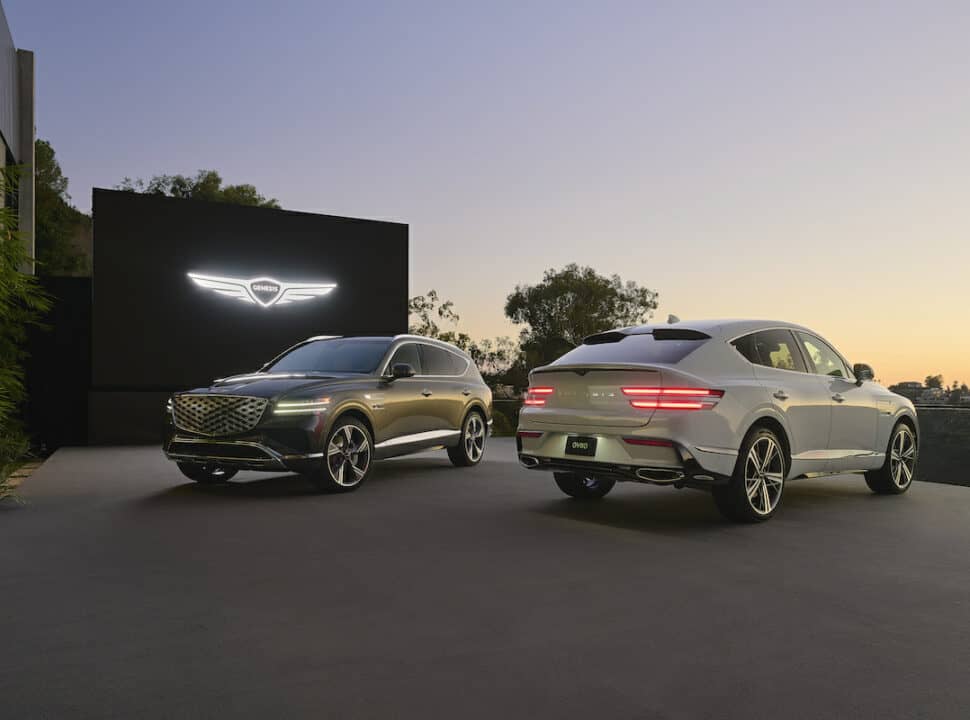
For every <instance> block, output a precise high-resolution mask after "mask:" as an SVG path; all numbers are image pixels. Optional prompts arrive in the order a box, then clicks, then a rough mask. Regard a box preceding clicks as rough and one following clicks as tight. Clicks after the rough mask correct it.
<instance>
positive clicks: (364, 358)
mask: <svg viewBox="0 0 970 720" xmlns="http://www.w3.org/2000/svg"><path fill="white" fill-rule="evenodd" d="M390 346H391V340H390V338H335V339H333V340H314V341H313V342H308V343H305V344H303V345H300V346H299V347H296V348H294V349H293V350H291V351H290V352H288V353H286V355H284V356H283V357H281V358H280V359H279V360H277V361H276V362H275V363H273V364H272V365H270V366H269V367H268V368H266V371H267V372H274V373H283V372H286V373H299V372H314V373H360V374H362V375H371V374H373V373H375V372H377V366H378V365H379V364H380V362H381V359H382V358H383V357H384V354H385V353H386V352H387V349H388V348H389V347H390Z"/></svg>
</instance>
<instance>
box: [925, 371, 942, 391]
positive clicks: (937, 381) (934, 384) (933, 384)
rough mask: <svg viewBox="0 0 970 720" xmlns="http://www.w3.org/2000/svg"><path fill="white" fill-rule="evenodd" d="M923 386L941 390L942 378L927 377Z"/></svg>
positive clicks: (935, 376) (938, 376) (940, 376)
mask: <svg viewBox="0 0 970 720" xmlns="http://www.w3.org/2000/svg"><path fill="white" fill-rule="evenodd" d="M923 385H924V386H926V387H928V388H937V389H938V390H942V389H943V376H942V375H927V376H926V379H925V380H924V381H923Z"/></svg>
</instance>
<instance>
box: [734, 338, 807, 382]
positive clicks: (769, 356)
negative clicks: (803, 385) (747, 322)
mask: <svg viewBox="0 0 970 720" xmlns="http://www.w3.org/2000/svg"><path fill="white" fill-rule="evenodd" d="M734 347H735V348H737V351H738V352H739V353H741V354H742V355H743V356H744V357H745V358H746V359H747V360H748V361H749V362H752V363H754V364H755V365H763V366H764V367H770V368H775V369H776V370H793V371H795V372H807V370H806V369H805V362H804V361H803V360H802V356H801V353H800V352H799V351H798V348H797V347H796V345H795V337H794V336H793V335H792V334H791V333H790V332H789V331H788V330H762V331H760V332H756V333H752V334H751V335H745V336H744V337H742V338H738V339H737V340H735V341H734Z"/></svg>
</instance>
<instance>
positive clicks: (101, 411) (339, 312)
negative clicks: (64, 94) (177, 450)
mask: <svg viewBox="0 0 970 720" xmlns="http://www.w3.org/2000/svg"><path fill="white" fill-rule="evenodd" d="M93 208H94V263H93V265H94V273H93V306H92V344H91V346H92V353H91V395H90V399H89V419H90V422H89V431H90V432H89V434H90V439H91V441H92V442H131V441H136V442H137V441H152V440H154V439H155V438H156V437H157V435H158V420H159V418H160V414H159V413H160V409H161V407H162V405H163V404H164V400H165V397H166V396H167V395H168V394H169V393H170V392H172V391H174V390H178V389H185V388H191V387H197V386H200V385H206V384H208V383H209V381H210V380H212V379H213V378H216V377H222V376H225V375H229V374H232V373H237V372H249V371H253V370H255V369H257V368H259V367H260V366H261V365H262V364H263V363H264V362H266V361H267V360H269V359H271V358H272V357H273V356H275V355H276V354H277V353H279V352H280V351H281V350H283V349H285V348H286V347H288V346H290V345H292V344H293V343H295V342H298V341H299V340H302V339H304V338H307V337H310V336H313V335H371V334H373V335H385V334H396V333H400V332H406V329H407V297H408V226H407V225H404V224H399V223H389V222H378V221H373V220H358V219H352V218H342V217H333V216H328V215H315V214H311V213H299V212H290V211H283V210H273V209H267V208H254V207H241V206H237V205H228V204H223V203H209V202H201V201H195V200H176V199H172V198H165V197H159V196H152V195H142V194H138V193H129V192H118V191H113V190H95V191H94V203H93ZM190 273H192V274H194V275H196V276H199V278H198V279H197V280H193V279H192V278H191V277H190ZM260 278H262V280H259V281H258V282H255V283H253V282H251V281H253V280H258V279H260ZM236 280H238V281H242V284H233V281H236ZM288 283H289V284H292V283H301V284H302V285H301V286H300V287H296V288H294V289H292V290H289V291H287V290H286V286H287V285H286V284H288ZM331 284H332V285H335V287H334V288H333V289H332V290H330V291H329V292H327V294H317V293H323V292H325V290H326V289H325V287H323V286H326V285H331ZM310 286H313V287H310Z"/></svg>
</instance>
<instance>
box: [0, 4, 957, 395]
mask: <svg viewBox="0 0 970 720" xmlns="http://www.w3.org/2000/svg"><path fill="white" fill-rule="evenodd" d="M3 6H4V8H5V10H6V14H7V18H8V21H9V23H10V26H11V29H12V31H13V35H14V40H15V42H16V43H17V44H18V46H20V47H24V48H28V49H31V50H34V51H35V52H36V54H37V57H36V66H37V108H38V119H37V130H38V135H39V137H42V138H46V139H49V140H50V141H51V142H52V143H53V145H54V147H55V148H56V150H57V153H58V156H59V158H60V161H61V164H62V166H63V168H64V171H65V173H66V174H67V175H68V176H69V177H70V181H71V185H70V192H71V194H72V195H73V197H74V201H75V203H76V204H77V205H78V206H79V207H80V208H81V209H84V210H87V209H89V207H90V202H91V200H90V198H91V194H90V192H91V188H92V186H98V187H112V186H114V185H115V184H117V183H118V182H119V181H120V180H121V179H122V178H123V177H124V176H126V175H127V176H132V177H139V176H141V177H148V176H151V175H153V174H156V173H176V172H183V173H194V172H195V171H196V170H197V169H199V168H214V169H217V170H219V171H220V172H221V173H222V174H223V176H224V177H225V179H226V180H227V181H229V182H251V183H254V184H255V185H256V186H257V187H258V188H259V190H260V191H261V192H263V193H264V194H267V195H271V196H273V197H276V198H278V199H279V200H280V202H281V203H282V205H283V206H284V207H285V208H289V209H295V210H306V211H313V212H324V213H332V214H338V215H350V216H358V217H368V218H377V219H388V220H396V221H401V222H407V223H409V224H410V226H411V291H412V293H413V294H417V293H422V292H424V291H426V290H428V289H429V288H435V289H437V290H438V291H439V293H440V294H441V295H443V296H444V297H446V298H451V299H453V300H454V301H455V304H456V309H457V310H458V312H459V314H460V315H461V316H462V327H463V329H465V330H466V331H468V332H470V333H471V334H472V335H475V336H482V337H485V336H495V335H514V334H515V333H516V329H515V328H514V327H513V326H512V325H510V324H509V323H508V322H507V321H506V320H505V319H504V316H503V314H502V307H503V304H504V299H505V296H506V295H507V294H508V293H509V292H510V291H511V290H512V289H513V287H514V286H515V285H516V283H533V282H536V281H537V280H539V279H540V277H541V275H542V272H543V270H545V269H546V268H549V267H561V266H562V265H564V264H566V263H568V262H578V263H581V264H588V265H592V266H593V267H595V268H596V269H597V270H598V271H600V272H602V273H619V274H620V275H621V276H622V277H623V278H624V279H631V280H636V281H637V282H639V283H642V284H645V285H647V286H649V287H651V288H653V289H655V290H657V291H659V293H660V308H659V310H658V312H657V314H656V317H657V318H665V317H666V314H667V313H676V314H677V315H679V316H680V317H682V318H684V319H689V318H708V317H731V316H743V317H766V318H778V319H785V320H791V321H795V322H800V323H803V324H805V325H809V326H811V327H813V328H814V329H816V330H817V331H818V332H820V333H822V334H823V335H825V336H826V337H828V338H829V339H830V340H832V341H833V342H834V343H835V344H836V346H837V347H839V348H840V349H841V350H842V351H843V352H844V353H845V354H846V355H847V356H848V357H849V360H850V361H852V362H869V363H871V364H872V365H874V366H875V369H876V374H877V377H879V378H880V379H881V380H882V381H883V382H885V383H890V382H896V381H899V380H910V379H922V378H923V377H924V376H925V375H926V374H928V373H942V374H943V375H944V377H945V379H946V380H947V382H950V381H953V380H960V381H964V382H968V383H970V244H968V234H970V52H968V38H970V3H968V2H966V0H964V1H962V2H916V1H914V2H907V3H899V2H855V3H843V2H752V3H746V2H727V1H724V2H705V3H702V2H654V3H650V2H628V3H612V2H589V3H575V2H568V3H559V2H545V3H539V2H510V3H504V2H502V3H499V2H487V3H486V2H474V3H457V2H442V3H423V2H397V3H376V2H356V3H351V2H347V3H327V2H311V1H309V0H304V1H296V0H293V1H287V0H282V1H279V2H268V1H266V0H263V1H260V2H249V1H241V0H239V1H232V2H230V1H229V0H223V1H221V2H216V1H215V0H195V1H191V2H189V1H176V2H164V3H154V2H152V3H149V2H132V3H120V2H117V1H116V0H111V1H107V0H91V1H89V2H76V0H70V1H68V0H59V1H56V2H54V1H49V0H4V1H3ZM363 261H366V262H373V258H366V259H363ZM325 330H326V328H321V332H323V331H325Z"/></svg>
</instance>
